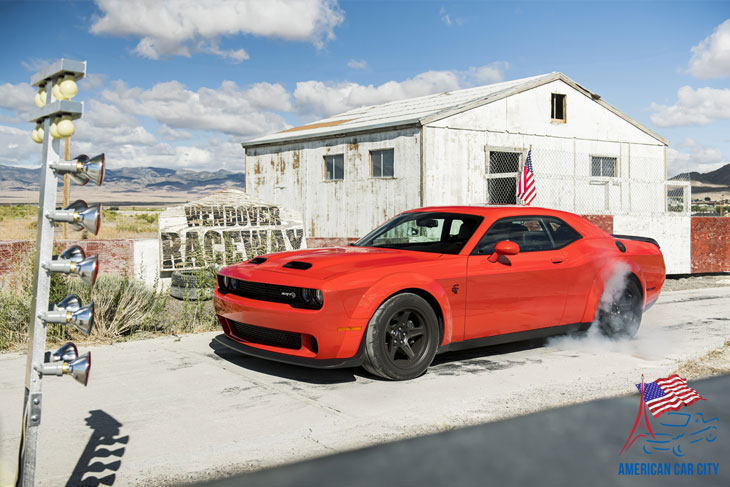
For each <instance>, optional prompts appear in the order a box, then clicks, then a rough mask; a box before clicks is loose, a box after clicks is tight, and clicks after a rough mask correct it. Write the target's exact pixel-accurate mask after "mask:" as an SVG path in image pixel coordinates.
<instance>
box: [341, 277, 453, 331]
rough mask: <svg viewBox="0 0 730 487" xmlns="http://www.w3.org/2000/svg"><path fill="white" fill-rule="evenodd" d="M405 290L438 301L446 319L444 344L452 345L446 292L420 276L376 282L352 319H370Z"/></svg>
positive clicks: (451, 329)
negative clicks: (423, 294) (424, 294)
mask: <svg viewBox="0 0 730 487" xmlns="http://www.w3.org/2000/svg"><path fill="white" fill-rule="evenodd" d="M405 289H418V290H420V291H422V292H426V293H428V294H430V295H431V296H432V297H433V298H434V299H435V300H436V302H437V303H438V305H439V307H440V308H441V314H442V316H443V318H444V329H443V333H444V334H443V340H442V344H446V343H450V342H451V337H452V332H453V319H452V310H451V304H450V302H449V299H448V296H447V294H446V291H444V288H443V287H441V286H440V285H439V284H438V282H436V281H434V280H432V279H428V278H425V277H424V276H422V275H419V274H411V273H400V274H393V275H390V276H387V277H384V278H383V279H381V280H380V281H378V282H376V283H375V284H373V285H372V286H371V287H370V289H369V290H368V291H367V292H366V293H365V295H364V296H363V297H362V299H361V300H360V302H359V303H358V305H357V307H356V308H355V310H354V312H353V313H352V317H353V318H366V319H370V318H371V317H372V316H373V314H375V311H376V310H377V309H378V307H379V306H380V305H381V304H382V303H383V302H384V301H385V300H386V299H388V298H389V297H390V296H392V295H394V294H397V293H398V292H400V291H403V290H405Z"/></svg>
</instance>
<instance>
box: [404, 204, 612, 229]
mask: <svg viewBox="0 0 730 487" xmlns="http://www.w3.org/2000/svg"><path fill="white" fill-rule="evenodd" d="M426 211H438V212H444V213H465V214H468V215H478V216H483V217H484V218H485V220H488V221H494V220H497V219H500V218H505V217H510V216H554V217H556V218H560V219H561V220H563V221H565V222H566V223H568V224H569V225H571V226H573V227H575V228H576V230H578V231H579V232H580V233H582V234H583V235H584V236H587V235H590V236H607V235H608V233H607V232H605V231H604V230H603V229H601V228H600V227H597V226H596V225H594V224H593V223H591V222H589V221H588V220H586V219H585V218H583V217H581V216H580V215H576V214H575V213H569V212H567V211H560V210H554V209H551V208H540V207H536V206H522V205H483V206H476V205H474V206H455V205H452V206H426V207H423V208H415V209H413V210H408V211H407V212H405V213H411V212H426Z"/></svg>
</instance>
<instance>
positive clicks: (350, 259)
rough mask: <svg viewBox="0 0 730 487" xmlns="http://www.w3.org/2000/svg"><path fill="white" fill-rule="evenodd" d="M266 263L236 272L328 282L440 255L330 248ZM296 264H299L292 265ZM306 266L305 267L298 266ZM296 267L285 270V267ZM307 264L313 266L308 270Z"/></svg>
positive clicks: (242, 266)
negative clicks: (267, 273) (340, 277)
mask: <svg viewBox="0 0 730 487" xmlns="http://www.w3.org/2000/svg"><path fill="white" fill-rule="evenodd" d="M262 257H265V258H266V261H265V262H263V263H261V264H258V265H255V264H250V263H248V262H241V263H240V264H236V265H235V266H233V267H234V268H237V269H240V270H245V271H254V270H259V269H260V270H262V271H264V270H265V271H269V272H281V273H286V274H291V275H296V276H302V277H310V278H313V279H329V278H332V277H335V276H337V275H340V274H344V273H352V272H358V271H361V270H368V269H372V268H376V267H378V268H383V267H389V266H399V265H404V264H415V263H419V262H430V261H433V260H436V259H438V258H439V257H441V254H435V253H430V252H414V251H404V250H395V249H382V248H373V247H328V248H321V249H306V250H295V251H292V252H281V253H277V254H269V255H264V256H262ZM292 262H295V263H297V264H290V263H292ZM298 263H304V264H305V265H303V266H302V265H299V264H298ZM287 264H288V265H295V266H296V267H284V266H285V265H287ZM306 264H311V267H308V268H304V267H307V266H306Z"/></svg>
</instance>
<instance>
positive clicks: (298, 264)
mask: <svg viewBox="0 0 730 487" xmlns="http://www.w3.org/2000/svg"><path fill="white" fill-rule="evenodd" d="M282 267H285V268H287V269H298V270H300V271H306V270H307V269H309V268H310V267H312V264H310V263H309V262H302V261H300V260H292V261H289V262H287V263H286V264H284V265H283V266H282Z"/></svg>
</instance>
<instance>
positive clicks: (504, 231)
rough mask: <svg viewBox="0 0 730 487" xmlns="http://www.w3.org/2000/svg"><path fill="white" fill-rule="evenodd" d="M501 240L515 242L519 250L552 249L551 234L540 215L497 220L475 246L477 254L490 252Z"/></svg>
mask: <svg viewBox="0 0 730 487" xmlns="http://www.w3.org/2000/svg"><path fill="white" fill-rule="evenodd" d="M502 240H509V241H511V242H515V243H516V244H517V245H519V246H520V252H537V251H541V250H552V249H553V248H554V247H553V242H552V239H551V235H550V234H549V233H548V230H547V228H546V226H545V223H544V222H543V221H542V218H540V217H533V216H531V217H511V218H502V219H501V220H497V221H496V222H495V223H494V224H493V225H492V226H491V227H489V229H488V230H487V231H486V233H485V234H484V236H483V237H482V239H481V240H480V241H479V243H478V244H477V246H476V247H475V252H474V253H478V254H491V253H492V252H494V247H495V246H496V245H497V243H499V242H501V241H502Z"/></svg>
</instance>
